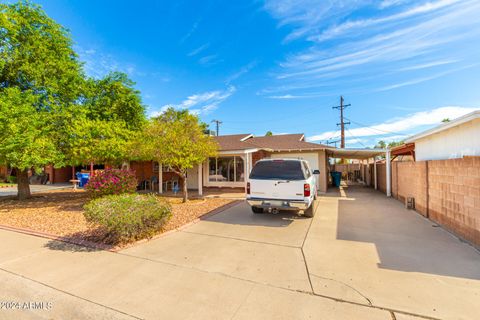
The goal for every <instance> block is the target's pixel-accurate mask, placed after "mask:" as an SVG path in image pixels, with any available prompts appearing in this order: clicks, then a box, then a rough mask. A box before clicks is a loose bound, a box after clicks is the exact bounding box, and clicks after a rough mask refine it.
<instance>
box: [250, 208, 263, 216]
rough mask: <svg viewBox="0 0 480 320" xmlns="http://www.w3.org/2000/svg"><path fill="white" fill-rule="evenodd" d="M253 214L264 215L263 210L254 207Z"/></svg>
mask: <svg viewBox="0 0 480 320" xmlns="http://www.w3.org/2000/svg"><path fill="white" fill-rule="evenodd" d="M252 212H253V213H256V214H258V213H263V208H259V207H252Z"/></svg>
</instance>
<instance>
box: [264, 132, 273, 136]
mask: <svg viewBox="0 0 480 320" xmlns="http://www.w3.org/2000/svg"><path fill="white" fill-rule="evenodd" d="M265 136H266V137H270V136H273V133H272V131H267V133H265Z"/></svg>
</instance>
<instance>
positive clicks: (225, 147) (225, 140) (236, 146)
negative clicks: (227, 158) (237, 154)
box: [214, 133, 256, 151]
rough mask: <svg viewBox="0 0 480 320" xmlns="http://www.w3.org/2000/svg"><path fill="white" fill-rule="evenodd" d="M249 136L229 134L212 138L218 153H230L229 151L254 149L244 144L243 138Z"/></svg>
mask: <svg viewBox="0 0 480 320" xmlns="http://www.w3.org/2000/svg"><path fill="white" fill-rule="evenodd" d="M249 136H251V134H249V133H245V134H231V135H226V136H218V137H214V138H215V140H216V141H217V143H218V145H219V146H220V148H219V149H220V151H231V150H246V149H253V148H256V147H255V146H252V145H250V144H248V143H245V141H242V140H244V139H245V138H247V137H249Z"/></svg>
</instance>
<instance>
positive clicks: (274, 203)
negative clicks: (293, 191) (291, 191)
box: [270, 201, 283, 207]
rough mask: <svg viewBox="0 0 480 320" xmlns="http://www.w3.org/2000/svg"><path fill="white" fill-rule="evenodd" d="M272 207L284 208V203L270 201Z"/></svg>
mask: <svg viewBox="0 0 480 320" xmlns="http://www.w3.org/2000/svg"><path fill="white" fill-rule="evenodd" d="M270 205H271V206H274V207H281V206H283V202H282V201H270Z"/></svg>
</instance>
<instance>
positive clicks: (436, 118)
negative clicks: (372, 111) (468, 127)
mask: <svg viewBox="0 0 480 320" xmlns="http://www.w3.org/2000/svg"><path fill="white" fill-rule="evenodd" d="M475 110H478V108H468V107H457V106H451V107H440V108H436V109H433V110H429V111H422V112H416V113H413V114H410V115H408V116H406V117H403V118H397V119H391V120H388V121H386V122H383V123H379V124H374V125H371V126H368V127H367V126H363V127H360V128H354V129H349V130H348V132H349V134H350V135H351V136H352V137H354V138H358V137H372V136H385V135H389V136H392V135H394V136H398V135H401V136H404V135H406V134H409V133H410V132H412V131H413V130H415V129H419V128H421V127H424V126H432V125H439V124H441V122H442V120H443V119H445V118H449V119H455V118H458V117H461V116H463V115H465V114H467V113H469V112H472V111H475ZM339 135H340V131H328V132H323V133H321V134H317V135H314V136H311V137H308V138H307V140H309V141H325V140H328V139H331V138H332V137H336V136H339ZM385 139H386V138H385Z"/></svg>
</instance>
